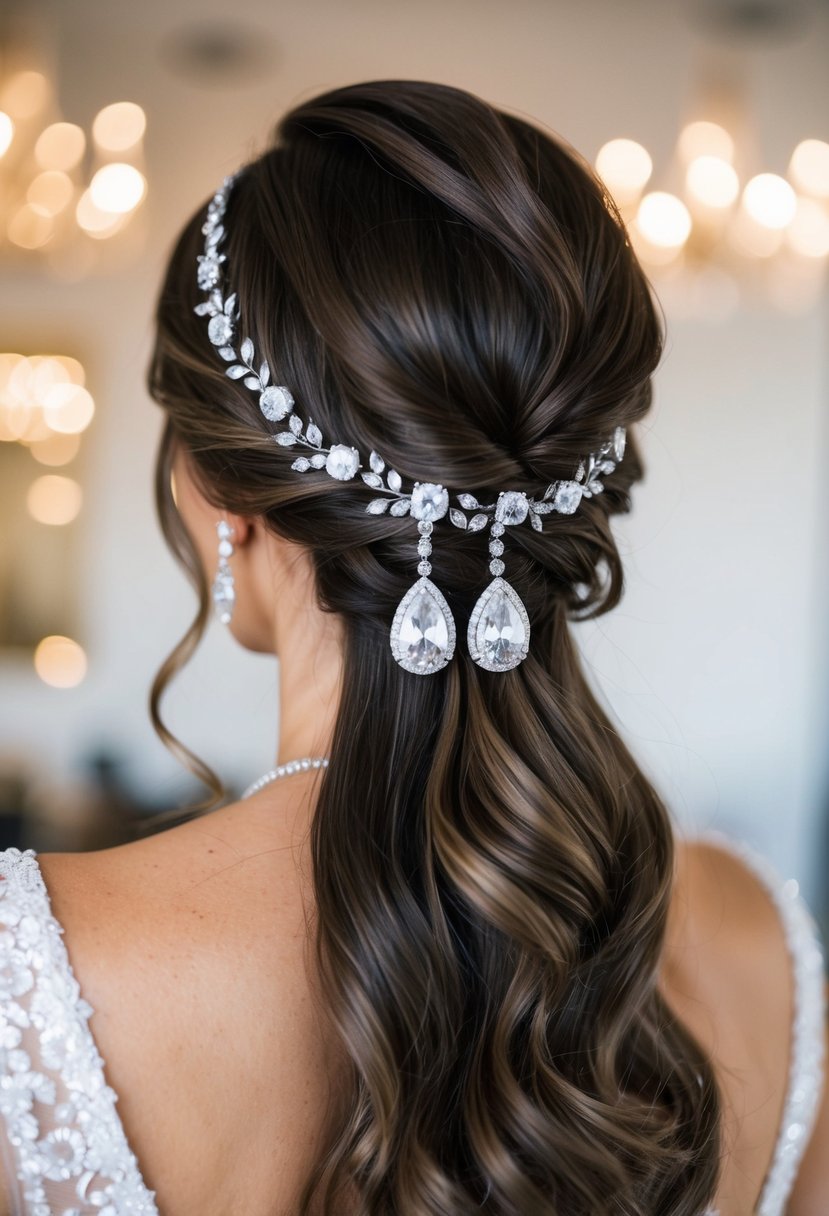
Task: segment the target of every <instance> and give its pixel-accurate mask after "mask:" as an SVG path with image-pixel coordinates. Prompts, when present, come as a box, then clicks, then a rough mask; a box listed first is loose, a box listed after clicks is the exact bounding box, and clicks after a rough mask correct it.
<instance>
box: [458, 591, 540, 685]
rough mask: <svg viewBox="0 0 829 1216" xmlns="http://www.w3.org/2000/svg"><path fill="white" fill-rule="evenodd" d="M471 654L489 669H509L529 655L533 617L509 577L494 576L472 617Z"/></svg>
mask: <svg viewBox="0 0 829 1216" xmlns="http://www.w3.org/2000/svg"><path fill="white" fill-rule="evenodd" d="M466 641H467V645H468V647H469V653H470V655H471V656H472V658H473V659H474V660H475V662H476V663H477V664H478V666H479V667H485V668H486V670H487V671H509V670H510V668H511V667H517V666H518V664H519V663H520V662H521V661H522V660H523V659H525V658H526V656H527V651H528V649H529V645H530V620H529V617H528V616H527V610H526V608H525V607H524V604H523V603H522V600H521V597H520V596H519V594H518V592H517V591H516V590H515V588H514V587H511V586H510V584H509V583H508V582H507V581H506V579H503V578H501V577H500V576H498V577H496V578H494V579H493V580H492V582H491V583H490V584H489V586H488V587H487V588H486V589H485V590H484V591H482V592H481V594H480V596H479V597H478V602H477V603H476V605H475V607H474V608H473V610H472V615H471V617H470V618H469V628H468V630H467V636H466Z"/></svg>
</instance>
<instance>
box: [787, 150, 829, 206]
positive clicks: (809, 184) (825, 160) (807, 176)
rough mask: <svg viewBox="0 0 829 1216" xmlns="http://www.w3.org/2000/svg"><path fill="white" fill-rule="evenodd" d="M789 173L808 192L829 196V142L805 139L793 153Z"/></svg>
mask: <svg viewBox="0 0 829 1216" xmlns="http://www.w3.org/2000/svg"><path fill="white" fill-rule="evenodd" d="M789 173H790V174H791V175H792V177H793V178H794V181H795V184H796V185H797V186H799V187H800V189H801V190H803V191H804V192H805V193H806V194H816V195H817V196H818V197H819V198H829V144H827V143H824V142H823V140H822V139H804V140H803V141H802V142H801V143H799V144H798V145H797V147H796V148H795V150H794V152H793V153H792V159H791V162H790V164H789Z"/></svg>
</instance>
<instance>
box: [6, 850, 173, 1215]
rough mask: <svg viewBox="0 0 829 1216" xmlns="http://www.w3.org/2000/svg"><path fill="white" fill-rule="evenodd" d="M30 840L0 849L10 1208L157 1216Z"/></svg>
mask: <svg viewBox="0 0 829 1216" xmlns="http://www.w3.org/2000/svg"><path fill="white" fill-rule="evenodd" d="M62 934H63V927H62V925H60V924H59V923H58V921H57V920H56V919H55V917H54V916H53V915H52V912H51V907H50V902H49V895H48V893H47V890H46V884H45V883H44V881H43V877H42V875H41V873H40V867H39V865H38V862H37V857H36V855H35V852H34V850H33V849H26V851H25V852H22V853H21V852H20V850H18V849H6V850H5V851H2V852H0V1115H1V1116H2V1119H3V1122H4V1124H5V1133H4V1134H3V1135H2V1137H0V1144H2V1147H3V1157H4V1161H5V1173H6V1179H7V1187H12V1186H13V1185H14V1184H15V1183H16V1186H15V1188H14V1191H13V1192H12V1193H10V1195H9V1201H10V1203H11V1211H12V1213H13V1216H82V1214H84V1216H86V1214H87V1213H90V1214H91V1213H95V1214H96V1216H158V1208H157V1207H156V1204H155V1192H154V1191H150V1190H148V1189H147V1187H146V1186H145V1184H144V1181H143V1179H142V1177H141V1172H140V1170H139V1168H138V1162H137V1160H136V1158H135V1155H134V1153H133V1152H132V1150H131V1149H130V1147H129V1145H128V1143H127V1139H126V1136H125V1134H124V1129H123V1127H122V1125H121V1120H120V1117H119V1115H118V1112H117V1110H116V1105H115V1104H116V1102H117V1101H118V1098H117V1095H116V1093H115V1091H114V1090H113V1089H111V1088H110V1086H109V1085H107V1083H106V1080H105V1078H104V1062H103V1060H102V1059H101V1056H100V1054H99V1052H98V1050H97V1048H96V1046H95V1041H94V1039H93V1037H92V1031H91V1030H90V1028H89V1025H88V1021H89V1018H90V1017H91V1016H92V1014H93V1013H94V1010H93V1008H92V1006H91V1005H90V1004H89V1003H88V1002H87V1001H85V1000H84V999H83V997H82V996H81V993H80V988H79V985H78V982H77V980H76V979H75V976H74V974H73V972H72V966H71V963H70V962H69V957H68V954H67V952H66V946H65V945H64V942H63V937H62Z"/></svg>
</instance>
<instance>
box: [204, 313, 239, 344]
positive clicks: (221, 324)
mask: <svg viewBox="0 0 829 1216" xmlns="http://www.w3.org/2000/svg"><path fill="white" fill-rule="evenodd" d="M207 336H208V338H209V339H210V341H211V342H212V343H213V345H214V346H224V345H225V343H227V342H229V341H230V339H231V338H232V337H233V322H232V321H231V319H230V317H226V316H225V314H224V313H223V312H220V313H217V314H216V316H215V317H211V318H210V321H209V323H208V326H207Z"/></svg>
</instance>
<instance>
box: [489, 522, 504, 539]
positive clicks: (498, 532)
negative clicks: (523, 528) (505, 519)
mask: <svg viewBox="0 0 829 1216" xmlns="http://www.w3.org/2000/svg"><path fill="white" fill-rule="evenodd" d="M489 530H490V532H491V533H492V535H493V536H502V535H503V532H504V525H503V524H502V523H501V521H500V520H499V519H496V521H495V523H494V524H493V525H492V527H491V528H490V529H489Z"/></svg>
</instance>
